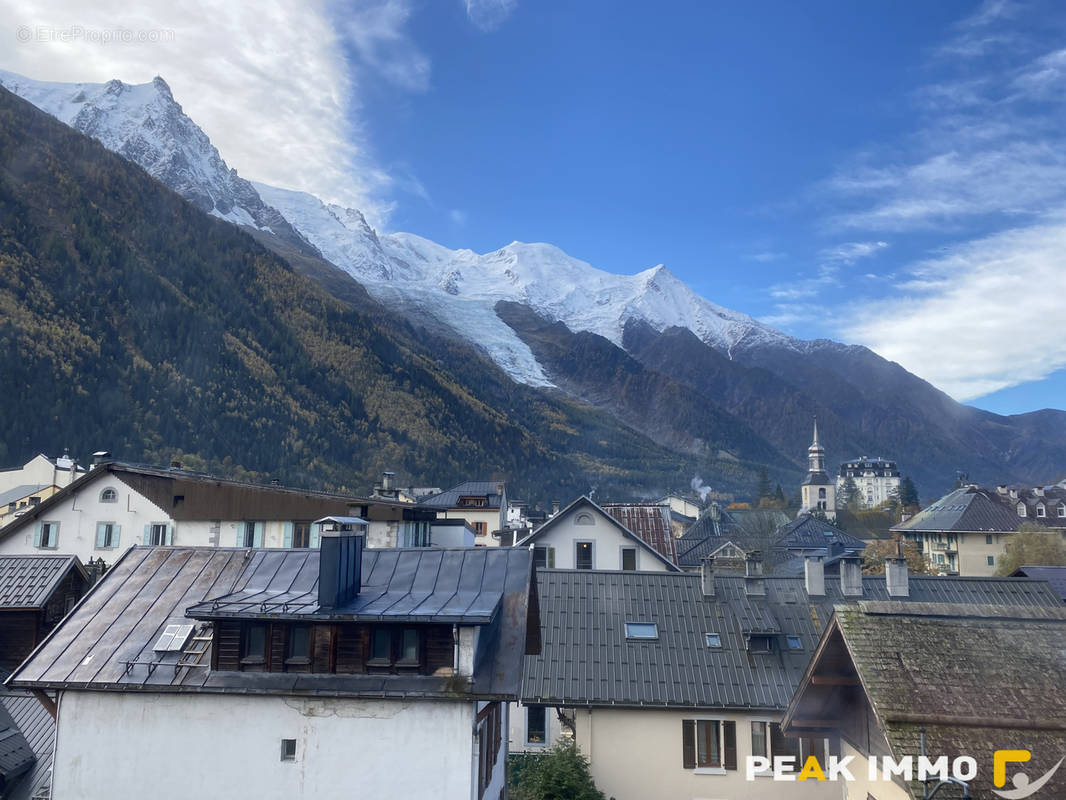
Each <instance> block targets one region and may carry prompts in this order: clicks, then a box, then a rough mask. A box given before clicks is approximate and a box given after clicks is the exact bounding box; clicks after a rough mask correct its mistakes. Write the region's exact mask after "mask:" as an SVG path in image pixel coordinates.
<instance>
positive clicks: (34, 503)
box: [30, 497, 41, 506]
mask: <svg viewBox="0 0 1066 800" xmlns="http://www.w3.org/2000/svg"><path fill="white" fill-rule="evenodd" d="M40 504H41V498H40V497H31V498H30V505H31V506H39V505H40Z"/></svg>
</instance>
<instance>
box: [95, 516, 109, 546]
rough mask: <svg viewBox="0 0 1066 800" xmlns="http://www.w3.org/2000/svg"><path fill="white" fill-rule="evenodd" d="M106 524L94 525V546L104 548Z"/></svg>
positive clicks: (105, 543) (98, 523)
mask: <svg viewBox="0 0 1066 800" xmlns="http://www.w3.org/2000/svg"><path fill="white" fill-rule="evenodd" d="M106 540H107V523H106V522H97V523H96V546H97V547H105V546H106V545H107V541H106Z"/></svg>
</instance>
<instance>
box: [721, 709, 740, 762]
mask: <svg viewBox="0 0 1066 800" xmlns="http://www.w3.org/2000/svg"><path fill="white" fill-rule="evenodd" d="M722 741H723V744H722V764H723V766H725V768H726V769H736V768H737V723H736V722H734V721H733V720H731V719H727V720H725V721H724V722H722Z"/></svg>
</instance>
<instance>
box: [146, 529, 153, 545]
mask: <svg viewBox="0 0 1066 800" xmlns="http://www.w3.org/2000/svg"><path fill="white" fill-rule="evenodd" d="M144 543H145V544H149V545H150V544H151V543H152V526H151V525H145V526H144Z"/></svg>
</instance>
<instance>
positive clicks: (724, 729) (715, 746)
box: [681, 719, 737, 774]
mask: <svg viewBox="0 0 1066 800" xmlns="http://www.w3.org/2000/svg"><path fill="white" fill-rule="evenodd" d="M681 734H682V735H681V747H682V760H683V765H684V768H685V769H696V770H700V769H705V770H709V771H711V772H715V773H718V774H725V772H726V771H727V770H735V769H736V768H737V724H736V723H735V722H733V721H732V720H719V719H685V720H682V721H681Z"/></svg>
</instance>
